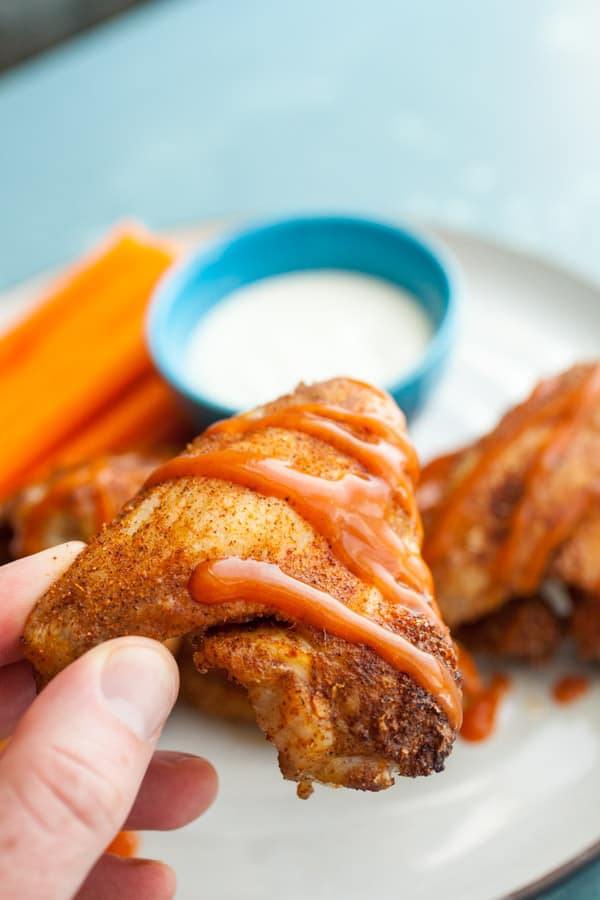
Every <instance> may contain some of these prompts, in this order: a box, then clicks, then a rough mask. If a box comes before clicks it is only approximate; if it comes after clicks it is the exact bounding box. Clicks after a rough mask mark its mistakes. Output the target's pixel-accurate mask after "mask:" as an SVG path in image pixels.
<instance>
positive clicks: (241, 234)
mask: <svg viewBox="0 0 600 900" xmlns="http://www.w3.org/2000/svg"><path fill="white" fill-rule="evenodd" d="M313 225H318V226H323V225H329V226H333V227H336V226H338V225H341V226H353V227H358V228H366V229H369V230H372V231H379V232H380V233H382V234H387V235H390V236H392V237H394V238H395V239H399V240H400V241H402V242H404V243H405V244H408V245H409V246H410V247H411V248H412V249H414V250H417V251H419V252H420V253H421V254H422V255H424V256H425V258H426V261H427V264H428V265H429V266H430V267H432V268H433V269H435V270H436V274H437V276H438V277H439V278H440V281H441V284H442V288H443V299H444V304H443V310H442V314H441V318H440V320H439V322H438V323H437V324H435V325H434V328H433V332H432V334H431V337H430V339H429V341H428V343H427V346H426V348H425V350H424V352H423V355H422V357H421V358H420V359H419V360H418V362H417V363H416V364H415V365H413V366H411V367H410V369H408V370H407V371H406V372H405V373H404V375H402V376H401V377H400V378H399V379H397V380H396V381H395V382H394V383H392V384H388V385H384V386H383V390H385V391H387V392H388V393H389V394H391V395H392V396H394V395H395V394H397V393H399V392H400V391H412V390H415V389H416V388H417V386H418V385H419V383H420V382H421V381H423V380H424V379H425V378H426V377H427V375H428V374H429V373H430V372H432V371H435V370H436V368H437V367H438V365H440V364H441V363H442V362H443V360H444V358H445V356H446V354H447V353H448V351H449V349H450V347H451V345H452V342H453V339H454V337H455V333H456V320H457V306H458V302H459V299H458V298H459V295H460V287H459V286H460V278H459V275H458V270H457V265H456V263H455V261H454V259H453V258H452V256H451V254H449V252H448V251H447V249H446V248H445V247H443V246H441V245H440V242H439V241H438V240H436V239H435V238H431V237H430V236H429V235H424V234H423V232H422V231H421V230H420V229H419V228H418V227H417V228H415V227H413V226H407V225H404V224H400V223H398V222H395V221H393V220H391V219H385V218H373V217H371V216H365V215H361V214H354V213H337V212H314V213H310V212H307V213H301V214H298V215H289V216H277V217H263V218H259V219H250V220H246V221H242V222H240V223H239V224H236V225H234V226H233V227H230V226H228V225H227V223H226V222H225V223H223V230H222V231H220V232H219V233H218V234H216V235H215V236H214V237H212V238H209V239H208V240H207V241H206V242H203V243H202V244H201V245H200V246H199V247H197V248H194V249H192V250H191V251H189V252H187V253H185V254H184V256H183V258H182V259H181V260H179V261H176V262H175V263H174V264H173V265H172V266H170V267H169V268H168V269H167V271H166V272H165V273H164V274H163V275H162V276H161V278H160V279H159V281H158V282H157V284H156V286H155V287H154V290H153V292H152V296H151V298H150V302H149V305H148V309H147V312H146V316H145V327H144V332H145V337H146V342H147V345H148V349H149V352H150V355H151V357H152V360H153V362H154V364H155V366H156V368H157V369H158V371H159V373H160V374H161V375H162V376H163V377H164V378H165V379H166V380H167V381H168V383H169V384H170V385H171V386H172V387H173V388H174V389H175V390H176V391H177V393H179V394H180V395H181V396H182V397H183V398H184V399H185V400H186V401H187V402H188V403H190V404H193V405H194V406H196V407H200V408H202V409H203V410H205V411H206V413H208V415H209V416H210V417H211V419H220V418H229V417H230V416H233V415H236V414H238V412H239V410H236V409H233V408H229V407H226V406H223V405H221V404H220V403H218V402H216V401H215V400H214V399H212V398H211V397H210V396H209V395H207V394H205V393H203V392H202V391H201V390H199V389H198V388H195V387H192V385H191V384H190V383H189V381H188V380H187V379H186V377H185V371H184V369H183V368H182V367H180V366H179V365H178V364H177V363H176V362H175V359H176V357H175V354H173V353H172V352H170V351H169V349H168V345H169V341H165V339H164V333H165V330H164V327H163V326H165V325H166V323H167V321H168V318H169V316H170V314H171V311H172V308H173V306H174V305H175V302H176V300H177V298H178V296H179V294H180V293H181V291H182V290H183V289H184V288H185V287H186V286H187V285H188V283H189V282H190V281H192V280H194V279H196V278H197V277H198V276H199V274H200V273H201V272H202V270H203V269H204V268H206V266H208V265H209V264H210V263H211V262H212V261H214V260H215V259H217V258H218V256H220V255H221V254H222V253H223V251H224V250H225V249H226V248H227V247H229V246H231V245H232V244H235V243H236V242H238V241H240V240H244V239H246V238H248V237H251V236H253V235H255V234H260V233H265V232H273V233H276V232H278V231H279V230H281V229H285V228H288V227H297V226H304V227H310V226H313ZM289 271H290V272H293V271H295V270H294V269H290V270H289ZM356 271H357V272H358V271H360V270H356ZM365 274H369V273H365ZM263 277H265V278H267V277H269V276H268V275H265V276H263ZM257 280H260V279H257ZM405 290H407V292H408V293H410V294H411V295H412V296H413V297H414V299H415V301H416V302H417V303H418V304H419V305H420V306H423V302H422V298H421V297H419V296H418V295H417V294H415V293H414V292H412V291H410V290H408V289H405ZM228 296H230V294H229V293H226V294H224V295H223V298H221V299H225V298H226V297H228ZM217 302H221V300H218V301H217ZM200 318H202V316H199V319H200ZM342 374H344V373H342ZM380 387H381V386H380Z"/></svg>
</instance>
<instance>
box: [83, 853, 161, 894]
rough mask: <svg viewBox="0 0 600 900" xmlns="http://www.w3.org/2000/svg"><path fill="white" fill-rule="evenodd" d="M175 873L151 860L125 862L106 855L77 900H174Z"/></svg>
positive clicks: (93, 870)
mask: <svg viewBox="0 0 600 900" xmlns="http://www.w3.org/2000/svg"><path fill="white" fill-rule="evenodd" d="M174 896H175V873H174V872H173V870H172V869H170V868H169V866H166V865H165V864H164V863H161V862H156V861H155V860H151V859H121V858H120V857H118V856H112V855H111V854H106V855H104V856H102V857H101V858H100V860H99V861H98V862H97V863H96V865H95V866H94V868H93V869H92V871H91V872H90V874H89V875H88V877H87V878H86V880H85V882H84V884H83V886H82V887H81V888H80V890H79V891H78V892H77V894H76V896H75V900H114V898H115V897H118V898H119V900H171V897H174Z"/></svg>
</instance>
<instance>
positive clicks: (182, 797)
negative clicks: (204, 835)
mask: <svg viewBox="0 0 600 900" xmlns="http://www.w3.org/2000/svg"><path fill="white" fill-rule="evenodd" d="M216 793H217V773H216V772H215V770H214V769H213V767H212V766H211V764H210V763H209V762H208V761H207V760H205V759H201V758H200V757H199V756H190V755H189V754H187V753H172V752H170V751H167V750H159V751H157V752H156V753H155V754H154V758H153V760H152V762H151V763H150V766H149V768H148V771H147V772H146V774H145V776H144V780H143V782H142V786H141V788H140V791H139V794H138V796H137V798H136V801H135V803H134V805H133V809H132V810H131V812H130V814H129V817H128V819H127V822H126V823H125V825H124V826H123V827H124V828H127V829H133V830H134V831H138V830H144V831H149V830H159V831H167V830H170V829H172V828H181V827H182V825H187V824H188V823H189V822H193V821H194V819H197V818H198V816H200V815H202V813H203V812H204V811H205V810H206V809H208V807H209V806H210V804H211V803H212V802H213V800H214V799H215V796H216Z"/></svg>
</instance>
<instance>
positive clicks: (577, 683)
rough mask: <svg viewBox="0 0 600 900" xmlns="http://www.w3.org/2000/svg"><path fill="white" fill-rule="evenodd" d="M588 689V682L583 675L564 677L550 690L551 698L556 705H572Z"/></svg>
mask: <svg viewBox="0 0 600 900" xmlns="http://www.w3.org/2000/svg"><path fill="white" fill-rule="evenodd" d="M589 689H590V680H589V678H586V677H585V675H565V676H564V678H561V679H559V681H557V682H556V684H555V685H554V687H553V688H552V696H553V697H554V699H555V700H556V702H557V703H574V702H575V701H576V700H579V699H580V698H581V697H583V696H584V695H585V694H587V692H588V691H589Z"/></svg>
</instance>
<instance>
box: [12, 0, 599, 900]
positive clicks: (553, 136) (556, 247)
mask: <svg viewBox="0 0 600 900" xmlns="http://www.w3.org/2000/svg"><path fill="white" fill-rule="evenodd" d="M599 35H600V4H598V3H597V2H596V0H527V2H522V0H453V2H446V0H419V2H414V0H412V2H408V0H301V2H300V0H298V2H291V0H237V2H235V0H158V2H154V3H149V4H147V5H144V6H142V7H140V8H139V9H136V10H134V11H133V12H131V13H128V14H127V15H125V16H123V17H121V18H119V19H116V20H114V21H112V22H110V23H108V24H107V25H104V26H101V27H99V28H98V29H96V30H95V31H93V32H90V33H89V34H87V35H85V36H83V37H80V38H77V39H76V40H74V41H72V42H70V43H69V44H66V45H64V46H63V47H61V48H59V49H57V50H55V51H52V52H50V53H48V54H46V55H45V56H42V57H40V58H38V59H37V60H35V61H34V62H31V63H27V64H25V65H23V66H21V67H19V68H17V69H15V70H13V71H12V72H11V73H9V74H8V75H5V76H4V77H3V78H2V79H1V80H0V287H2V286H4V287H6V286H9V285H10V284H13V283H15V282H17V281H18V280H20V279H22V278H24V277H27V276H29V275H32V274H34V273H35V272H36V271H39V270H41V269H43V268H45V267H47V266H49V265H52V264H55V263H57V262H59V261H61V260H63V259H66V258H68V257H69V256H72V255H73V254H77V253H78V252H80V251H81V250H82V249H83V248H84V247H86V246H87V245H89V243H90V242H92V241H94V240H95V239H96V238H97V237H98V236H100V235H101V234H102V233H103V231H104V230H105V229H106V228H107V227H108V226H109V225H110V224H111V223H112V222H114V220H115V219H118V218H121V217H123V216H127V215H135V216H137V217H139V218H141V219H143V220H145V221H146V222H147V223H148V224H149V225H151V226H157V227H165V226H170V225H175V224H180V223H182V222H186V221H192V220H198V219H204V218H214V217H224V216H230V215H232V214H239V213H243V214H250V215H252V214H260V215H264V214H278V213H282V212H286V213H287V212H300V211H304V210H315V209H327V210H331V209H333V210H336V211H352V212H356V211H358V212H361V213H365V214H375V215H381V214H384V215H388V216H393V217H396V218H402V219H405V220H408V221H411V220H418V221H420V222H435V223H441V224H444V225H446V226H452V227H458V228H462V229H466V230H469V231H474V232H477V233H479V234H482V235H485V236H489V237H492V238H496V239H499V240H502V241H504V242H508V243H512V244H515V245H518V246H520V247H522V248H524V249H527V250H530V251H533V252H535V253H539V254H543V255H544V256H546V257H549V258H550V259H552V260H554V261H555V262H558V263H560V264H563V265H567V266H569V267H571V268H573V269H576V270H578V271H579V272H580V273H582V274H585V275H587V276H589V277H591V278H595V279H600V227H599V222H600V152H599V150H600V115H598V112H599V109H600V103H599V99H600V63H599V55H598V50H597V47H598V36H599ZM565 302H568V301H567V300H565ZM599 896H600V864H598V865H596V866H594V867H592V868H590V869H587V870H586V871H585V872H583V873H581V874H579V875H578V876H576V877H575V878H574V879H573V880H572V881H570V882H569V883H568V886H566V887H565V886H563V887H560V888H557V889H555V890H554V891H553V892H551V893H550V894H547V897H548V898H552V900H567V898H568V900H588V898H597V897H599Z"/></svg>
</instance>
